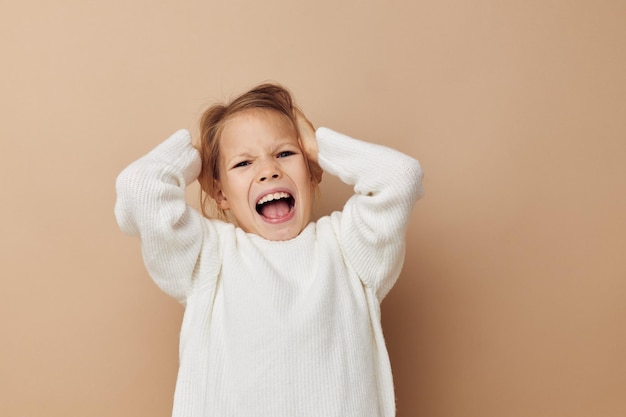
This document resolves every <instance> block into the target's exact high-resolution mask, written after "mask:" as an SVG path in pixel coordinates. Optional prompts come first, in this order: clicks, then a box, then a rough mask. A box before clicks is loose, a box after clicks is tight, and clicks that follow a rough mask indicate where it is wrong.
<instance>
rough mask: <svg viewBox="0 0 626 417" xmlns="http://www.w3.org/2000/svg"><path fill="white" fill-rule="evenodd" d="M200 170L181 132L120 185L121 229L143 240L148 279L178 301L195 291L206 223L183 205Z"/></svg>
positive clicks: (123, 177) (137, 163)
mask: <svg viewBox="0 0 626 417" xmlns="http://www.w3.org/2000/svg"><path fill="white" fill-rule="evenodd" d="M200 167H201V162H200V157H199V155H198V152H197V150H196V149H195V148H194V147H193V146H192V144H191V136H190V135H189V132H188V131H186V130H179V131H178V132H176V133H174V134H173V135H172V136H170V137H169V138H168V139H167V140H166V141H165V142H163V143H161V144H160V145H159V146H157V147H156V148H154V149H153V150H152V151H151V152H150V153H148V154H147V155H145V156H143V157H142V158H140V159H138V160H137V161H135V162H133V163H132V164H130V165H129V166H128V167H127V168H126V169H124V171H122V173H121V174H120V175H119V176H118V178H117V182H116V191H117V202H116V204H115V215H116V218H117V222H118V224H119V226H120V228H121V229H122V231H123V232H125V233H127V234H129V235H132V236H138V237H139V238H140V240H141V249H142V255H143V259H144V263H145V265H146V268H147V270H148V272H149V274H150V276H151V277H152V278H153V279H154V281H155V282H156V284H157V285H158V286H159V287H160V288H161V289H162V290H163V291H165V292H166V293H167V294H169V295H171V296H173V297H175V298H176V299H178V300H179V301H180V302H184V301H185V299H186V296H187V295H188V294H189V291H190V289H191V286H192V273H193V270H194V268H195V266H196V263H197V260H198V256H199V253H200V247H201V244H202V234H203V232H202V224H201V222H202V218H201V216H200V214H199V213H198V212H196V211H195V210H193V209H192V208H191V207H189V206H187V204H186V202H185V187H186V186H187V185H188V184H189V183H191V182H193V181H195V179H196V178H197V176H198V173H199V172H200Z"/></svg>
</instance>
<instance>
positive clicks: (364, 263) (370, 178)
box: [316, 128, 423, 301]
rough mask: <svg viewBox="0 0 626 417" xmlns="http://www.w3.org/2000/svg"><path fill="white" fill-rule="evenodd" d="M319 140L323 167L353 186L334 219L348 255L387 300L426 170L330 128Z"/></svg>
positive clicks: (367, 282) (322, 130) (319, 134)
mask: <svg viewBox="0 0 626 417" xmlns="http://www.w3.org/2000/svg"><path fill="white" fill-rule="evenodd" d="M316 136H317V146H318V148H319V155H318V161H319V164H320V166H321V167H322V168H323V169H324V170H325V171H326V172H328V173H330V174H333V175H336V176H338V177H339V178H340V179H341V180H342V181H343V182H345V183H347V184H350V185H354V192H355V194H354V195H353V196H352V197H351V198H350V199H349V200H348V202H347V203H346V205H345V207H344V209H343V211H342V213H341V214H339V213H336V214H334V215H333V222H334V224H335V225H336V228H337V229H338V230H339V236H340V239H341V241H342V248H343V250H344V254H345V257H346V259H347V260H348V262H349V263H350V264H351V266H352V268H353V269H354V270H355V271H356V272H357V274H358V275H359V277H360V278H361V280H362V281H363V283H364V284H365V285H366V286H367V287H369V288H371V289H373V290H374V292H375V294H376V296H377V298H378V300H379V301H382V299H383V298H384V296H385V295H386V294H387V293H388V292H389V290H390V289H391V287H392V286H393V284H394V283H395V281H396V280H397V278H398V276H399V274H400V271H401V269H402V264H403V261H404V253H405V234H406V225H407V222H408V219H409V216H410V213H411V209H412V208H413V205H414V204H415V202H416V201H417V200H418V199H419V198H420V197H421V196H422V194H423V192H422V169H421V167H420V165H419V163H418V162H417V161H416V160H415V159H413V158H411V157H409V156H407V155H405V154H403V153H401V152H398V151H396V150H393V149H390V148H387V147H384V146H381V145H375V144H373V143H368V142H363V141H359V140H356V139H353V138H350V137H348V136H345V135H342V134H340V133H337V132H334V131H332V130H330V129H326V128H319V129H317V131H316Z"/></svg>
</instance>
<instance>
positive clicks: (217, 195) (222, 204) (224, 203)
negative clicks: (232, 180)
mask: <svg viewBox="0 0 626 417" xmlns="http://www.w3.org/2000/svg"><path fill="white" fill-rule="evenodd" d="M213 189H214V190H215V191H214V193H213V198H214V199H215V202H216V203H217V207H219V208H220V209H222V210H224V211H226V210H229V209H230V205H229V204H228V199H227V198H226V195H225V194H224V191H223V190H222V184H220V182H219V180H215V183H214V185H213Z"/></svg>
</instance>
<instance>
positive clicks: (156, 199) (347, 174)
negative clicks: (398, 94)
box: [115, 128, 422, 417]
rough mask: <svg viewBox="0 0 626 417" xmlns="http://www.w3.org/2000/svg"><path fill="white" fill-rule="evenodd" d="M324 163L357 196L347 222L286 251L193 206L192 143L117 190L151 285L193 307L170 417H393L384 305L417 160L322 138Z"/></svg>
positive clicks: (324, 224) (172, 149)
mask: <svg viewBox="0 0 626 417" xmlns="http://www.w3.org/2000/svg"><path fill="white" fill-rule="evenodd" d="M316 136H317V141H318V147H319V164H320V166H321V167H322V168H323V169H324V171H325V172H326V173H327V174H333V175H337V176H338V177H339V178H341V179H342V180H343V181H344V182H346V183H348V184H351V185H354V191H355V194H354V195H353V196H352V197H351V198H350V199H349V201H348V202H347V203H346V205H345V207H344V209H343V211H342V212H335V213H332V214H331V215H330V216H325V217H322V218H321V219H319V220H318V221H317V222H315V223H310V224H309V225H308V226H307V227H306V228H305V229H304V230H303V231H302V233H300V235H299V236H297V237H296V238H294V239H292V240H289V241H268V240H265V239H263V238H261V237H259V236H257V235H254V234H248V233H245V232H244V231H243V230H242V229H240V228H237V227H235V226H234V225H232V224H230V223H225V222H221V221H217V220H209V219H206V218H204V217H203V216H202V215H200V214H199V213H198V212H197V211H195V210H194V209H192V208H191V207H189V206H188V205H187V204H186V203H185V192H184V189H185V186H186V185H187V184H189V183H191V182H193V181H194V180H195V179H196V178H197V176H198V173H199V170H200V159H199V155H198V152H197V151H196V150H195V149H194V148H193V146H192V144H191V138H190V135H189V133H188V132H187V131H186V130H180V131H178V132H176V133H174V134H173V135H172V136H171V137H170V138H169V139H167V140H166V141H165V142H163V143H162V144H160V145H159V146H157V147H156V148H155V149H154V150H152V151H151V152H150V153H148V154H147V155H145V156H144V157H143V158H141V159H139V160H137V161H135V162H134V163H132V164H131V165H130V166H128V167H127V168H126V169H125V170H124V171H123V172H122V173H121V174H120V176H119V177H118V180H117V193H118V200H117V203H116V207H115V213H116V216H117V220H118V223H119V225H120V227H121V229H122V230H123V231H124V232H125V233H128V234H130V235H136V236H139V237H140V239H141V247H142V253H143V258H144V261H145V264H146V267H147V270H148V272H149V273H150V275H151V277H152V278H153V279H154V281H155V282H156V283H157V284H158V285H159V287H160V288H161V289H162V290H163V291H165V292H166V293H167V294H169V295H171V296H173V297H176V298H177V299H178V300H179V301H180V302H182V303H183V304H185V306H186V308H185V315H184V319H183V324H182V329H181V335H180V368H179V373H178V380H177V384H176V393H175V398H174V410H173V416H174V417H230V416H233V417H257V416H258V417H261V416H263V417H390V416H394V415H395V398H394V389H393V380H392V375H391V367H390V363H389V358H388V354H387V349H386V347H385V342H384V339H383V332H382V328H381V322H380V309H379V304H380V302H381V301H382V299H383V297H384V296H385V295H386V294H387V292H388V291H389V290H390V289H391V287H392V286H393V284H394V282H395V281H396V279H397V277H398V275H399V274H400V271H401V269H402V263H403V260H404V251H405V229H406V223H407V220H408V218H409V214H410V211H411V209H412V207H413V204H414V203H415V201H416V200H417V199H418V198H419V197H420V196H421V194H422V187H421V178H422V172H421V169H420V166H419V164H418V162H417V161H415V160H414V159H412V158H410V157H408V156H406V155H404V154H402V153H400V152H397V151H395V150H392V149H389V148H386V147H383V146H380V145H374V144H371V143H366V142H362V141H358V140H356V139H352V138H349V137H347V136H344V135H341V134H339V133H336V132H334V131H332V130H330V129H326V128H320V129H318V130H317V132H316Z"/></svg>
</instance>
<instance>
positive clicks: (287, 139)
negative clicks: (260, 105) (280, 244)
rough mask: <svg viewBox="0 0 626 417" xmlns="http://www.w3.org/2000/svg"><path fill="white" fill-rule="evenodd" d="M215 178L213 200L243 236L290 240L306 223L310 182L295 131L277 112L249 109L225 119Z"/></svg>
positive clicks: (311, 196)
mask: <svg viewBox="0 0 626 417" xmlns="http://www.w3.org/2000/svg"><path fill="white" fill-rule="evenodd" d="M219 174H220V179H219V180H217V181H216V187H215V188H216V194H215V196H214V197H215V200H216V201H217V203H218V205H219V207H220V208H221V209H223V210H230V212H231V214H232V216H233V217H234V218H235V221H236V223H237V225H238V226H239V227H241V228H242V229H243V230H245V231H246V232H248V233H255V234H257V235H259V236H261V237H263V238H265V239H268V240H288V239H292V238H294V237H296V236H298V234H300V232H301V231H302V229H304V227H305V226H306V225H307V224H308V223H309V220H310V218H311V209H312V205H313V192H314V184H313V182H312V180H311V176H310V174H309V170H308V166H307V162H306V159H305V157H304V155H303V152H302V149H301V148H300V144H299V142H298V135H297V132H296V130H295V129H294V127H293V126H292V125H291V123H290V122H289V120H288V119H287V118H286V117H285V116H283V115H281V114H280V113H278V112H275V111H271V110H259V109H251V110H245V111H243V112H241V113H238V114H236V115H234V116H233V117H232V118H230V119H228V120H227V121H226V122H225V124H224V127H223V130H222V134H221V138H220V158H219Z"/></svg>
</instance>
